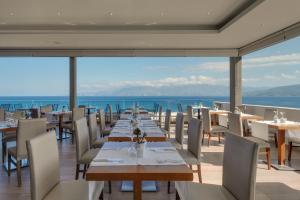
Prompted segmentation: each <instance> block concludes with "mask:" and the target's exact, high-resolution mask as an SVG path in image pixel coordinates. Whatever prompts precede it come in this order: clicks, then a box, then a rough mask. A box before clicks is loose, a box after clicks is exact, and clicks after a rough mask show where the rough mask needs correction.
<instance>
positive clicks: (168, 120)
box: [163, 109, 171, 138]
mask: <svg viewBox="0 0 300 200" xmlns="http://www.w3.org/2000/svg"><path fill="white" fill-rule="evenodd" d="M170 125H171V110H170V109H167V110H166V116H165V125H164V129H163V131H164V132H165V135H167V136H168V138H170Z"/></svg>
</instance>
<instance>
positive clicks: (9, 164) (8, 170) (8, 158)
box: [7, 154, 11, 176]
mask: <svg viewBox="0 0 300 200" xmlns="http://www.w3.org/2000/svg"><path fill="white" fill-rule="evenodd" d="M7 160H8V163H7V165H8V166H7V168H8V169H7V175H8V176H10V172H11V155H10V154H8V156H7Z"/></svg>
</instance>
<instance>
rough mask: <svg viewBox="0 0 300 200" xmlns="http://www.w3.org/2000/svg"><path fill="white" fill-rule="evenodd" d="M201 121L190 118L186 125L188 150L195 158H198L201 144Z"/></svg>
mask: <svg viewBox="0 0 300 200" xmlns="http://www.w3.org/2000/svg"><path fill="white" fill-rule="evenodd" d="M202 131H203V128H202V122H201V121H200V120H199V119H194V118H192V119H191V121H190V122H189V127H188V131H187V134H188V144H187V146H188V150H189V151H190V152H191V153H192V154H194V156H195V157H196V158H197V159H200V155H201V144H202V142H201V141H202V135H203V134H202Z"/></svg>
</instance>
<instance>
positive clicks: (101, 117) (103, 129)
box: [99, 109, 111, 137]
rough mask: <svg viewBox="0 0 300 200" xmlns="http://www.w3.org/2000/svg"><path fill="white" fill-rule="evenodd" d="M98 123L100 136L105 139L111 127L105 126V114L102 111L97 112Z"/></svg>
mask: <svg viewBox="0 0 300 200" xmlns="http://www.w3.org/2000/svg"><path fill="white" fill-rule="evenodd" d="M99 122H100V135H101V137H105V136H107V135H109V134H110V132H111V127H107V126H106V124H105V112H104V110H101V109H100V110H99Z"/></svg>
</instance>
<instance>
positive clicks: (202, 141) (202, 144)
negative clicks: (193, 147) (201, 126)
mask: <svg viewBox="0 0 300 200" xmlns="http://www.w3.org/2000/svg"><path fill="white" fill-rule="evenodd" d="M204 137H205V132H204V131H203V136H202V145H203V144H204Z"/></svg>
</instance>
